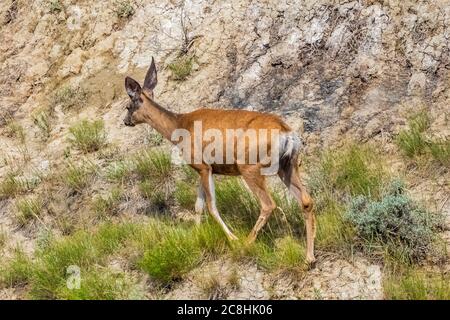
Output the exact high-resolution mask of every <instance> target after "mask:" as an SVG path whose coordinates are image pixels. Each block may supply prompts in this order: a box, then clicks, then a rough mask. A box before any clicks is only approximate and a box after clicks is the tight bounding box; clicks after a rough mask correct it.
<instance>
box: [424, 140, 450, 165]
mask: <svg viewBox="0 0 450 320" xmlns="http://www.w3.org/2000/svg"><path fill="white" fill-rule="evenodd" d="M427 146H428V149H429V150H430V153H431V156H432V157H433V158H434V159H435V160H436V161H437V162H438V163H440V164H441V165H443V166H447V167H448V166H450V139H448V138H441V139H433V140H431V141H428V144H427Z"/></svg>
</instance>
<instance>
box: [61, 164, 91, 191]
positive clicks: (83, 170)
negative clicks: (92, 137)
mask: <svg viewBox="0 0 450 320" xmlns="http://www.w3.org/2000/svg"><path fill="white" fill-rule="evenodd" d="M95 170H96V168H95V166H94V164H92V163H89V162H86V161H84V162H82V163H81V164H76V163H73V162H70V161H69V162H67V164H66V167H65V169H64V171H63V173H62V175H61V180H62V183H63V184H64V185H66V186H67V187H68V188H69V189H70V190H71V191H73V192H78V193H81V192H83V190H84V189H85V187H87V186H88V184H89V182H90V180H91V179H92V178H93V176H94V173H95Z"/></svg>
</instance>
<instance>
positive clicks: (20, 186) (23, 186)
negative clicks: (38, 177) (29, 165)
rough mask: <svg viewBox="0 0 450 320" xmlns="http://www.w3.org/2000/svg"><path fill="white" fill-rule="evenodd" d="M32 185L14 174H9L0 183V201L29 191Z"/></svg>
mask: <svg viewBox="0 0 450 320" xmlns="http://www.w3.org/2000/svg"><path fill="white" fill-rule="evenodd" d="M32 187H33V184H32V182H31V181H28V180H26V179H24V178H20V177H18V176H17V175H16V174H15V173H13V172H9V173H8V174H7V175H6V177H5V178H4V179H3V180H2V181H1V182H0V199H4V198H9V197H14V196H16V195H18V194H21V193H24V192H26V191H28V190H31V188H32Z"/></svg>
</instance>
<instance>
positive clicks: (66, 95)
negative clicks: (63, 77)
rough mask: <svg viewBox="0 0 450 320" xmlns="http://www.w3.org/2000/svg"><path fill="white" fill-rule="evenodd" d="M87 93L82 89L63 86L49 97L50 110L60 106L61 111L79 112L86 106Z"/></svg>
mask: <svg viewBox="0 0 450 320" xmlns="http://www.w3.org/2000/svg"><path fill="white" fill-rule="evenodd" d="M87 97H88V92H87V91H86V90H85V89H84V88H82V87H77V86H75V87H72V86H64V87H62V88H60V89H58V90H56V91H55V92H54V93H53V94H52V95H51V96H50V101H49V103H50V108H51V109H54V108H55V107H57V106H60V107H61V109H62V110H63V111H69V110H79V109H81V107H82V106H83V105H84V104H86V102H87Z"/></svg>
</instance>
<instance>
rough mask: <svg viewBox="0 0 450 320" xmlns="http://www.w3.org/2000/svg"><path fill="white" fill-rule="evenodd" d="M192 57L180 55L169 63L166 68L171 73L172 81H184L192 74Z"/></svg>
mask: <svg viewBox="0 0 450 320" xmlns="http://www.w3.org/2000/svg"><path fill="white" fill-rule="evenodd" d="M193 63H194V57H192V56H188V55H181V56H179V57H178V58H176V59H175V60H174V61H173V62H172V63H169V65H168V68H169V70H170V71H171V72H172V79H173V80H176V81H184V80H186V79H187V77H189V75H190V74H191V72H192V66H193Z"/></svg>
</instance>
